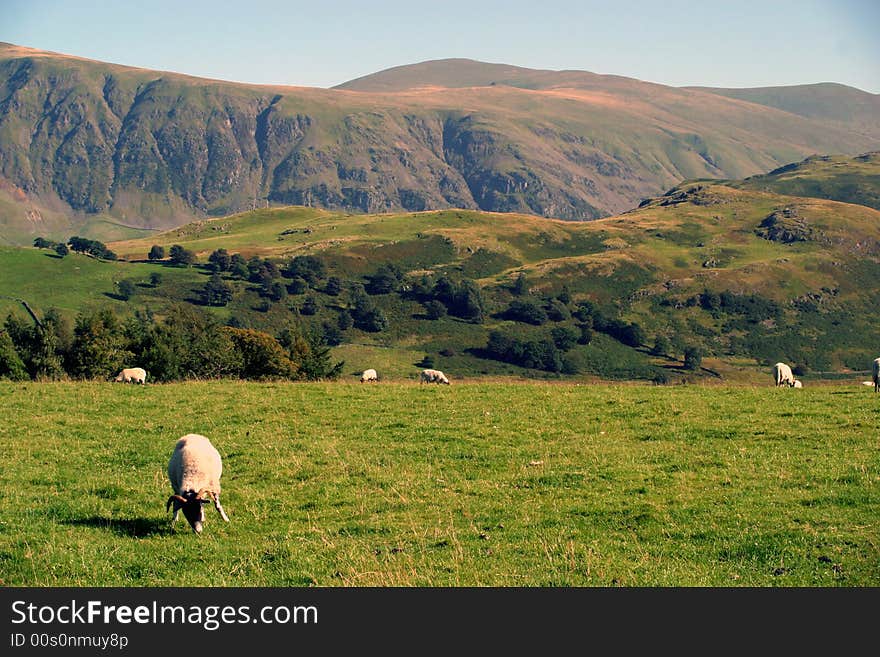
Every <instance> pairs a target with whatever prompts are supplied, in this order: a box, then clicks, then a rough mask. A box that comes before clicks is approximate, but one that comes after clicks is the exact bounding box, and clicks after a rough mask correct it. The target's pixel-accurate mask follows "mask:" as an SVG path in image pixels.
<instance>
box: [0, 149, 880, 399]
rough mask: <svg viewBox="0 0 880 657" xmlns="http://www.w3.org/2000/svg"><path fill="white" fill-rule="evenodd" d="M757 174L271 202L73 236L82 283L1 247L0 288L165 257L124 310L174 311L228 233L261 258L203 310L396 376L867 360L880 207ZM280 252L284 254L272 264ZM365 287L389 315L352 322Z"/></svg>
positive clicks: (856, 164) (631, 372) (49, 302)
mask: <svg viewBox="0 0 880 657" xmlns="http://www.w3.org/2000/svg"><path fill="white" fill-rule="evenodd" d="M872 161H873V159H872V158H871V157H866V158H855V159H852V160H849V161H847V160H839V161H838V160H829V161H822V160H820V161H818V162H811V161H808V162H806V163H804V164H803V166H802V168H801V172H802V174H803V175H804V176H806V172H807V171H812V172H814V174H815V175H816V176H820V173H821V172H822V171H824V170H825V169H824V168H823V167H824V166H826V165H827V166H831V165H834V166H833V167H832V168H834V167H836V168H837V169H839V170H841V171H842V170H843V169H845V168H846V167H847V166H849V168H850V169H852V170H853V171H857V172H858V171H862V170H863V169H865V170H867V169H866V168H867V167H869V165H870V164H871V162H872ZM819 164H822V165H823V167H820V166H819ZM777 175H780V174H777ZM823 175H824V174H823ZM854 175H855V174H854ZM865 179H866V180H868V181H869V182H870V179H869V178H865ZM749 184H750V183H749V181H728V182H725V183H724V184H719V183H716V182H714V181H706V180H701V181H693V182H688V183H685V184H682V185H680V186H678V187H675V188H673V189H671V190H669V191H668V192H667V193H666V194H664V195H662V196H658V197H655V198H653V199H650V200H648V201H646V202H644V203H643V204H642V207H640V208H638V209H636V210H633V211H631V212H627V213H625V214H622V215H619V216H615V217H609V218H606V219H600V220H597V221H592V222H568V221H562V220H553V219H546V218H542V217H535V216H530V215H517V214H498V213H486V212H479V211H468V210H446V211H432V212H419V213H385V214H374V215H368V214H350V213H341V212H334V211H328V210H320V209H315V208H304V207H288V208H269V209H262V210H256V211H251V212H245V213H242V214H238V215H232V216H229V217H223V218H218V219H211V220H204V221H197V222H193V223H190V224H187V225H185V226H181V227H178V228H175V229H173V230H170V231H166V232H164V233H160V234H157V235H153V236H151V237H149V238H141V239H135V240H126V241H120V242H113V243H111V244H110V245H109V246H110V247H111V248H112V249H113V251H115V252H116V253H117V254H119V255H120V256H121V257H123V258H127V259H129V260H130V261H131V262H117V263H99V262H96V261H94V260H92V259H87V258H84V257H83V256H75V257H76V258H78V259H81V260H83V261H84V262H85V263H87V266H88V269H85V267H83V265H78V266H81V267H83V271H84V272H89V273H88V274H87V275H88V276H89V277H91V278H90V281H91V282H90V283H89V284H88V285H85V286H81V287H80V288H76V287H74V286H75V284H76V283H77V281H78V280H81V279H82V276H81V277H80V279H78V278H77V277H76V276H72V275H71V270H70V268H71V266H72V265H73V264H74V263H75V262H76V261H75V260H72V258H74V256H69V257H68V258H65V259H64V260H60V259H57V258H54V257H51V256H48V255H47V254H46V253H45V252H40V251H37V250H36V249H5V250H2V251H0V266H2V267H4V269H5V270H9V271H15V272H16V277H17V278H11V279H10V278H7V279H4V283H3V284H0V293H3V294H6V295H7V296H10V297H23V296H26V299H27V300H28V302H29V303H31V305H32V306H34V307H36V308H37V309H38V310H42V311H45V310H46V309H47V308H48V307H50V306H53V305H55V306H61V307H63V308H66V309H69V310H70V311H73V310H75V309H76V308H78V307H79V306H81V305H83V303H85V301H86V300H87V299H86V298H85V297H84V296H83V292H82V290H83V289H88V290H90V291H91V292H90V293H91V294H92V295H93V296H92V297H91V298H89V299H88V300H89V301H93V300H94V295H98V296H99V297H100V295H102V294H103V295H104V296H106V295H107V294H114V290H115V288H114V281H115V280H117V279H118V278H120V277H127V278H131V279H134V280H137V281H145V280H148V278H149V273H150V272H152V271H159V272H167V274H168V277H167V280H165V281H163V284H162V287H160V288H159V289H155V290H154V289H153V288H151V287H150V286H147V285H141V286H140V287H138V288H137V293H136V295H135V296H134V297H133V299H132V300H131V301H129V302H128V304H129V305H128V308H129V310H134V309H135V308H138V307H141V306H142V305H146V306H147V307H150V308H152V309H153V310H154V312H157V313H160V314H161V313H162V311H163V308H165V307H167V306H168V304H169V303H171V302H172V301H184V302H189V303H196V304H199V303H200V301H199V299H200V298H201V297H200V291H201V289H202V288H203V287H204V286H205V283H206V282H207V280H208V277H209V272H208V271H207V269H206V266H205V265H206V263H207V261H208V259H209V256H210V255H211V254H212V253H213V252H214V251H216V250H218V249H225V250H226V251H227V252H228V253H229V254H234V253H238V254H241V255H242V256H243V258H244V259H245V260H249V262H248V267H249V268H246V269H244V270H243V271H242V272H241V273H239V274H235V273H233V272H232V271H224V272H223V273H222V279H223V280H224V281H225V282H226V284H227V285H228V286H229V287H230V290H231V297H230V298H229V300H228V301H227V302H225V303H223V304H221V305H216V306H204V308H205V309H206V310H207V311H209V312H211V313H213V314H214V315H216V316H217V317H218V318H219V319H221V321H224V322H228V323H231V324H232V325H234V326H240V327H251V328H256V329H259V330H262V331H266V332H269V333H273V334H277V333H278V332H279V331H281V330H282V329H283V328H284V327H286V326H291V325H296V326H298V327H301V328H304V329H311V330H317V331H324V332H325V334H326V335H327V336H329V337H330V338H331V339H332V340H333V342H334V343H335V344H334V353H335V354H337V357H338V358H340V359H344V360H345V361H346V363H347V368H350V369H348V370H347V371H348V372H349V373H352V374H354V373H357V372H359V371H360V369H363V368H366V367H377V366H380V369H381V370H382V371H383V374H384V375H385V376H386V377H389V378H406V377H409V376H411V375H412V373H413V372H414V371H416V370H415V368H416V367H418V363H420V362H422V358H423V357H425V356H428V357H430V359H431V360H432V361H433V363H434V364H435V365H437V366H439V367H441V369H444V368H445V369H449V370H450V371H454V372H456V374H457V375H458V376H503V375H520V376H575V377H588V378H589V377H599V378H641V379H655V380H658V381H664V380H680V379H683V378H695V377H706V378H716V377H718V376H720V377H722V378H724V379H728V380H756V379H757V380H764V379H765V378H766V376H767V373H766V371H765V370H766V369H767V365H768V363H773V362H776V361H778V360H784V361H786V362H790V363H792V364H793V365H798V366H800V371H801V372H812V373H814V376H825V377H827V376H836V375H840V374H841V373H843V372H845V371H847V370H858V371H861V370H864V369H866V367H867V363H870V361H871V360H872V359H873V358H874V357H875V356H874V355H873V351H874V349H873V348H872V346H871V345H872V344H877V342H878V341H880V329H878V328H877V327H876V322H873V320H872V317H873V308H875V307H876V305H877V303H878V302H880V211H878V210H876V209H873V208H869V207H866V206H861V205H857V204H854V203H841V202H837V201H830V200H825V199H817V198H808V197H797V196H788V195H782V194H779V193H772V192H766V191H756V190H753V189H750V188H749ZM154 244H158V245H162V246H164V247H165V250H166V252H168V251H169V250H170V248H171V247H172V246H174V245H181V246H183V247H185V248H186V249H189V250H192V251H193V252H194V253H195V254H196V255H197V257H198V259H199V262H200V263H202V264H201V265H198V266H196V267H193V268H178V267H173V266H170V265H169V263H168V262H167V260H166V261H163V262H159V263H148V262H146V261H145V260H146V255H147V252H148V251H149V250H150V248H151V246H152V245H154ZM302 256H312V257H314V258H315V259H317V260H318V261H320V265H321V271H320V273H318V274H316V275H315V276H311V275H310V274H309V273H303V274H299V273H291V272H286V271H285V270H286V269H287V268H288V267H289V266H290V265H291V262H292V261H293V260H294V259H295V258H298V257H302ZM267 260H268V261H271V262H273V263H275V264H276V265H277V270H275V272H274V273H272V272H271V271H269V270H266V269H265V267H264V266H263V264H261V263H264V262H265V261H267ZM303 262H305V261H303ZM128 268H130V272H131V273H127V270H129V269H128ZM272 269H274V268H272ZM107 272H113V273H112V275H110V274H107ZM99 274H101V275H100V276H99ZM303 276H305V277H306V278H302V277H303ZM330 279H335V282H334V283H331V280H330ZM25 281H31V282H32V284H31V285H30V287H28V288H25V287H24V285H23V284H24V282H25ZM444 281H446V282H444ZM273 285H274V287H273ZM444 286H445V287H444ZM450 286H451V287H450ZM468 286H471V288H468ZM331 288H333V289H331ZM447 288H448V289H451V290H452V291H451V292H449V291H448V289H447ZM473 288H477V289H478V290H479V300H478V301H479V303H478V305H479V309H478V310H474V307H473V304H472V303H471V302H474V303H476V301H474V299H473V298H471V299H470V301H467V300H465V301H462V295H465V296H467V295H468V294H470V295H473V294H474V293H473V292H470V293H469V292H467V290H468V289H473ZM444 289H447V292H448V295H451V296H447V297H443V294H444V292H443V291H442V290H444ZM359 290H360V291H359ZM438 290H441V291H439V292H438ZM456 295H458V296H456ZM359 298H360V299H361V301H358V299H359ZM364 299H366V300H367V301H366V302H365V303H367V305H368V306H369V307H372V308H374V309H377V312H379V313H380V314H382V316H383V317H384V320H385V321H384V323H380V325H378V326H367V325H359V324H357V323H355V325H354V326H352V325H351V322H350V321H349V322H348V324H347V325H345V323H342V316H343V315H351V314H352V313H354V312H355V311H356V308H357V304H358V303H361V302H364ZM438 300H439V301H441V303H440V305H439V306H438V305H437V303H436V302H437V301H438ZM111 302H112V303H114V304H116V307H117V308H119V309H120V310H122V309H123V308H124V305H122V304H123V302H122V301H120V300H118V299H111ZM469 303H471V305H470V306H469V305H468V304H469ZM8 305H9V307H10V308H13V307H15V302H14V301H9V302H8ZM349 320H350V318H349ZM493 331H495V332H498V334H499V335H500V337H498V336H496V338H495V340H496V342H495V343H491V340H490V337H491V336H492V334H493ZM499 340H500V342H499ZM505 341H506V342H505ZM547 341H550V343H552V344H553V345H554V347H548V346H547V344H548V342H547ZM490 343H491V344H490ZM542 345H543V346H542ZM502 347H503V349H502ZM499 349H500V351H499ZM542 349H543V350H545V351H546V350H548V349H549V352H547V353H543V352H541V350H542ZM493 350H495V351H493ZM505 350H506V351H505ZM530 350H531V351H530ZM689 350H690V352H691V353H692V354H693V353H694V352H699V353H701V354H702V356H703V360H702V364H701V365H702V367H701V368H697V369H686V368H685V367H684V356H685V353H686V352H687V351H689ZM835 373H836V374H835Z"/></svg>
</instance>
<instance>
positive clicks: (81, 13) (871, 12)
mask: <svg viewBox="0 0 880 657" xmlns="http://www.w3.org/2000/svg"><path fill="white" fill-rule="evenodd" d="M878 34H880V0H837V1H830V0H802V1H799V2H794V1H790V0H777V1H774V0H763V1H762V2H754V1H752V0H743V1H739V2H730V1H727V2H715V1H712V0H707V1H704V2H681V1H679V0H669V1H667V2H647V1H639V2H625V1H619V2H594V1H592V0H580V1H558V2H557V1H553V0H544V1H543V2H542V1H541V0H530V1H528V2H525V1H521V0H505V1H503V2H502V1H497V0H490V1H485V2H482V1H479V0H471V1H470V2H465V1H461V0H434V1H433V2H422V1H421V0H409V1H402V0H389V1H387V2H383V1H380V0H374V1H372V2H371V1H370V0H360V1H357V2H354V1H348V0H312V1H311V2H308V3H305V2H298V1H296V0H292V1H289V2H283V1H281V0H246V1H238V2H228V1H226V0H215V1H214V2H207V1H205V0H193V1H189V2H187V1H185V0H178V1H177V2H171V1H167V0H151V1H150V2H145V3H134V2H128V1H119V2H109V1H105V2H99V1H96V0H92V1H86V0H0V41H8V42H11V43H16V44H19V45H25V46H31V47H34V48H40V49H44V50H54V51H57V52H64V53H69V54H73V55H79V56H81V57H88V58H92V59H99V60H103V61H109V62H114V63H119V64H128V65H132V66H141V67H145V68H154V69H160V70H171V71H179V72H181V73H189V74H191V75H199V76H204V77H213V78H220V79H225V80H236V81H241V82H253V83H271V84H294V85H305V86H316V87H329V86H333V85H335V84H339V83H342V82H344V81H346V80H350V79H352V78H356V77H359V76H361V75H365V74H368V73H373V72H376V71H379V70H382V69H385V68H389V67H392V66H399V65H401V64H410V63H415V62H420V61H425V60H429V59H441V58H445V57H468V58H471V59H478V60H482V61H488V62H496V63H505V64H515V65H518V66H526V67H529V68H547V69H581V70H587V71H593V72H595V73H609V74H617V75H625V76H628V77H634V78H639V79H641V80H648V81H651V82H659V83H662V84H670V85H675V86H682V85H690V84H693V85H708V86H719V87H753V86H769V85H788V84H802V83H812V82H840V83H843V84H848V85H851V86H854V87H858V88H860V89H864V90H865V91H870V92H872V93H880V36H878Z"/></svg>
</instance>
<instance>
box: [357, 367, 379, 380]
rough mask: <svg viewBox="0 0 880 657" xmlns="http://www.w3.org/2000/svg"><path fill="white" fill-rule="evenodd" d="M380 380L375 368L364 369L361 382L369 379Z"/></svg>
mask: <svg viewBox="0 0 880 657" xmlns="http://www.w3.org/2000/svg"><path fill="white" fill-rule="evenodd" d="M378 380H379V375H378V374H376V370H373V369H369V370H364V371H363V373H362V374H361V383H365V382H367V381H378Z"/></svg>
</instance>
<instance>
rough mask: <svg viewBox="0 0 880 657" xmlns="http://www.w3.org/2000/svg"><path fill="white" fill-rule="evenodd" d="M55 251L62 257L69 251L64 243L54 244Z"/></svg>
mask: <svg viewBox="0 0 880 657" xmlns="http://www.w3.org/2000/svg"><path fill="white" fill-rule="evenodd" d="M55 253H57V254H58V255H60V256H61V257H62V258H63V257H64V256H66V255H67V254H68V253H70V249H68V248H67V245H66V244H56V245H55Z"/></svg>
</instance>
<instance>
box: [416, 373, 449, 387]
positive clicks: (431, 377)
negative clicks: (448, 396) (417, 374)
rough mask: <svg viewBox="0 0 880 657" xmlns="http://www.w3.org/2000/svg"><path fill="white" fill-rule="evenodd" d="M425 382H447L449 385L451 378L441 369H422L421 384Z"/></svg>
mask: <svg viewBox="0 0 880 657" xmlns="http://www.w3.org/2000/svg"><path fill="white" fill-rule="evenodd" d="M423 383H445V384H446V385H449V379H448V378H447V376H446V375H445V374H444V373H443V372H441V371H440V370H422V376H421V379H420V380H419V385H421V384H423Z"/></svg>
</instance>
